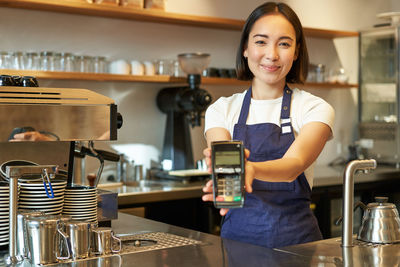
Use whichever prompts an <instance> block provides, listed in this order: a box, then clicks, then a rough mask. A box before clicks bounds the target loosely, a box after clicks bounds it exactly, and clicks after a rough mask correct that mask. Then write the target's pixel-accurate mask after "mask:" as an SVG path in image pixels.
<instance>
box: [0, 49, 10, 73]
mask: <svg viewBox="0 0 400 267" xmlns="http://www.w3.org/2000/svg"><path fill="white" fill-rule="evenodd" d="M9 68H10V54H9V53H8V52H5V51H1V52H0V69H9Z"/></svg>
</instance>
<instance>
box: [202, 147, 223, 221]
mask: <svg viewBox="0 0 400 267" xmlns="http://www.w3.org/2000/svg"><path fill="white" fill-rule="evenodd" d="M203 154H204V157H205V159H206V164H207V170H208V172H209V173H211V172H212V170H211V148H206V149H204V150H203ZM203 192H204V193H205V194H204V195H203V196H202V198H201V199H202V200H203V201H214V196H213V181H212V180H210V181H208V182H207V183H206V185H205V186H204V187H203ZM228 211H229V209H224V208H222V209H220V211H219V214H221V216H225V214H227V213H228Z"/></svg>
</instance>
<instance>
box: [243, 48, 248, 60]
mask: <svg viewBox="0 0 400 267" xmlns="http://www.w3.org/2000/svg"><path fill="white" fill-rule="evenodd" d="M243 57H244V58H247V57H248V55H247V48H246V49H245V50H244V51H243Z"/></svg>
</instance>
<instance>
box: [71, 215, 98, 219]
mask: <svg viewBox="0 0 400 267" xmlns="http://www.w3.org/2000/svg"><path fill="white" fill-rule="evenodd" d="M72 219H73V220H97V216H74V215H72Z"/></svg>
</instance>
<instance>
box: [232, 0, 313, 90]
mask: <svg viewBox="0 0 400 267" xmlns="http://www.w3.org/2000/svg"><path fill="white" fill-rule="evenodd" d="M270 14H281V15H283V16H284V17H285V18H286V19H287V20H288V21H289V22H290V23H291V24H292V26H293V28H294V30H295V32H296V46H297V47H298V56H297V59H296V60H295V61H294V62H293V65H292V68H291V69H290V71H289V73H288V74H287V76H286V82H288V83H304V81H305V79H306V78H307V74H308V64H309V60H308V52H307V46H306V42H305V39H304V33H303V27H302V26H301V22H300V20H299V18H298V17H297V15H296V13H295V12H294V11H293V10H292V9H291V8H290V7H289V6H288V5H286V4H284V3H275V2H266V3H264V4H262V5H260V6H259V7H257V8H256V9H254V11H253V12H252V13H251V14H250V16H249V17H248V18H247V20H246V23H245V25H244V27H243V30H242V36H241V38H240V44H239V48H238V50H237V54H236V72H237V76H238V79H239V80H245V81H248V80H252V79H253V77H254V75H253V73H252V72H251V71H250V69H249V65H248V64H247V59H246V58H244V56H243V52H244V50H245V49H246V47H247V43H248V41H249V34H250V31H251V29H252V28H253V25H254V23H255V22H256V21H257V20H258V19H259V18H261V17H263V16H265V15H270Z"/></svg>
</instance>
